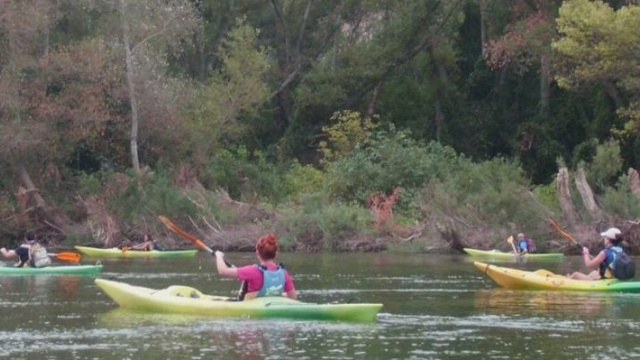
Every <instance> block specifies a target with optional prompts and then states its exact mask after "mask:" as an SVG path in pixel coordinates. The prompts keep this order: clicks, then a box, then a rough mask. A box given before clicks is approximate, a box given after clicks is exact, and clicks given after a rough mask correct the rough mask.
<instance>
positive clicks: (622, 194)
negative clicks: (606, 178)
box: [599, 175, 640, 219]
mask: <svg viewBox="0 0 640 360" xmlns="http://www.w3.org/2000/svg"><path fill="white" fill-rule="evenodd" d="M628 180H629V178H628V176H627V175H623V176H621V177H620V179H619V180H618V183H617V184H616V186H611V187H607V188H606V189H605V192H604V195H602V197H601V198H599V203H600V205H601V206H602V209H603V210H604V211H605V212H606V213H608V214H611V215H614V216H616V217H619V218H626V219H637V218H638V217H640V199H639V198H638V196H637V195H635V194H634V193H632V192H631V190H630V189H629V186H628Z"/></svg>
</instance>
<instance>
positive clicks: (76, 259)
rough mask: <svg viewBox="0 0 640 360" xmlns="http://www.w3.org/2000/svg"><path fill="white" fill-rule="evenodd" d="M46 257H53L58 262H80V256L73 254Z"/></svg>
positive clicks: (64, 253)
mask: <svg viewBox="0 0 640 360" xmlns="http://www.w3.org/2000/svg"><path fill="white" fill-rule="evenodd" d="M47 255H49V256H53V257H55V258H56V259H59V260H63V261H69V262H75V263H77V262H80V259H81V257H80V254H78V253H74V252H61V253H57V254H52V253H47Z"/></svg>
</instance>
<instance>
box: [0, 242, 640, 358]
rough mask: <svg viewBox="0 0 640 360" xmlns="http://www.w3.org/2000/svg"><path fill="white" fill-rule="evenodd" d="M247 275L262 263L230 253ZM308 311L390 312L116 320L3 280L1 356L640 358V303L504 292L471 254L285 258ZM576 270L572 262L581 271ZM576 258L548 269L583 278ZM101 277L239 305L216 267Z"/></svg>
mask: <svg viewBox="0 0 640 360" xmlns="http://www.w3.org/2000/svg"><path fill="white" fill-rule="evenodd" d="M228 256H229V257H230V260H231V261H233V262H234V263H237V264H242V263H250V262H252V261H253V257H252V254H228ZM281 260H282V261H283V262H285V263H286V264H287V268H288V269H290V271H292V273H293V274H294V277H295V279H296V287H297V288H298V290H299V294H300V297H301V299H302V300H304V301H308V302H318V303H327V302H334V301H336V302H347V301H348V300H350V299H354V300H356V301H362V302H381V303H383V304H384V308H383V310H382V312H381V313H380V314H379V316H378V320H377V322H376V323H373V324H352V323H334V322H309V321H291V320H243V319H215V318H203V317H198V316H184V315H167V314H146V313H139V312H132V311H128V310H123V309H119V308H118V307H117V306H116V305H115V304H114V303H113V301H111V300H110V299H109V298H108V297H107V296H105V295H104V294H103V293H101V292H100V290H99V289H98V288H97V287H96V286H95V284H94V283H93V279H92V278H86V277H57V276H55V277H53V276H52V277H39V276H37V277H0V319H1V320H2V321H0V358H19V359H34V360H35V359H37V360H42V359H43V358H45V359H54V360H57V359H105V360H115V359H118V360H120V359H218V358H219V359H225V360H237V359H243V360H244V359H246V360H253V359H296V360H300V359H303V360H304V359H310V360H311V359H367V360H368V359H473V360H477V359H515V358H522V359H540V358H549V359H596V358H598V359H600V358H613V359H616V358H621V359H622V358H633V357H634V356H638V355H639V354H640V294H598V293H570V292H547V291H514V290H507V289H501V288H497V287H496V286H495V283H493V282H492V281H491V280H489V279H488V278H487V277H486V276H485V275H484V274H482V273H480V272H478V271H477V270H476V269H475V268H474V267H473V265H472V264H471V263H470V262H468V261H467V260H466V257H462V256H461V257H455V256H438V255H422V254H395V255H394V254H357V255H356V254H320V255H319V254H313V255H304V254H296V255H295V256H294V255H292V254H283V259H281ZM571 261H574V263H571ZM581 264H582V263H581V259H580V258H577V257H576V259H575V260H572V259H567V260H566V263H562V264H558V265H555V266H556V268H552V267H550V266H547V265H540V264H522V265H521V266H522V267H523V268H533V269H536V268H540V267H547V268H549V270H552V271H558V270H562V268H577V267H579V266H581ZM104 265H105V268H104V270H103V274H102V275H101V277H105V278H114V279H117V280H123V281H126V282H128V283H132V284H136V285H143V286H147V287H152V288H165V287H167V286H170V285H187V286H191V287H194V288H197V289H200V290H201V291H203V292H205V293H208V294H217V295H233V294H234V293H235V291H236V289H237V286H238V283H237V282H236V281H233V280H229V279H220V278H219V277H218V276H217V275H216V274H215V268H214V264H213V262H212V260H211V257H210V256H204V254H199V255H198V256H197V257H196V258H194V259H188V260H184V259H180V260H172V259H162V260H157V261H154V260H151V261H149V260H148V259H146V260H144V261H140V262H137V261H132V260H131V259H127V260H126V261H106V262H104Z"/></svg>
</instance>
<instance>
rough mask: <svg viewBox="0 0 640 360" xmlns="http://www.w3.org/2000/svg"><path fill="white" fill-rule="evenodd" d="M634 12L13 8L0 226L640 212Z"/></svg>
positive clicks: (361, 1)
mask: <svg viewBox="0 0 640 360" xmlns="http://www.w3.org/2000/svg"><path fill="white" fill-rule="evenodd" d="M638 28H640V4H639V3H638V1H631V0H629V1H619V0H616V1H590V0H566V1H551V0H536V1H522V0H447V1H444V0H402V1H371V0H332V1H328V0H323V1H321V0H306V1H287V0H271V1H256V0H136V1H133V0H100V1H93V2H85V1H73V0H56V1H50V0H30V1H19V0H0V154H1V156H0V164H1V166H2V169H4V171H3V172H2V174H1V175H0V215H2V216H1V219H2V226H1V228H2V233H0V238H3V239H12V240H16V241H17V240H18V239H20V238H22V237H23V236H24V234H26V233H28V232H33V231H37V232H40V233H41V234H43V235H42V236H43V237H45V238H47V239H48V240H50V241H55V242H61V241H67V242H68V243H74V242H87V241H94V242H99V243H103V244H105V245H115V244H117V243H120V242H122V241H126V240H131V239H134V238H135V237H136V236H138V235H139V234H142V233H144V232H147V231H149V229H155V231H160V228H158V227H157V226H158V225H157V221H155V216H157V215H158V214H166V215H172V216H174V217H176V218H178V219H179V220H181V221H183V224H191V225H190V226H193V227H194V228H197V229H200V231H201V232H202V234H203V235H205V236H207V237H209V238H210V239H212V240H216V241H217V240H220V241H222V240H224V239H223V237H224V236H226V237H227V238H230V237H232V235H229V233H228V232H227V233H226V234H227V235H222V234H225V232H224V231H223V230H225V231H230V229H242V230H243V231H245V233H243V237H244V238H246V239H251V237H252V236H253V235H255V234H256V233H259V232H260V231H262V230H264V229H275V230H278V231H280V232H281V233H282V234H283V237H284V239H285V243H287V244H288V245H287V246H289V248H291V249H293V250H306V251H316V250H322V249H329V250H344V249H354V248H358V247H363V246H364V249H365V250H366V249H369V250H371V249H378V248H379V246H378V244H377V243H375V241H374V240H375V239H378V238H380V237H384V236H386V237H388V238H390V239H395V240H396V241H400V242H402V241H406V242H408V241H410V240H412V239H414V238H416V237H420V236H422V237H433V234H439V235H441V236H442V237H444V238H445V239H447V240H448V241H449V244H451V241H453V240H455V241H460V238H465V235H468V234H472V233H475V234H477V236H476V237H477V238H478V239H480V238H486V239H489V238H490V239H494V240H490V241H500V240H499V238H501V237H503V235H505V234H506V233H509V232H511V231H516V230H517V229H518V228H522V227H528V228H530V229H532V232H533V233H534V234H535V235H539V236H546V237H552V236H551V235H550V234H549V233H548V232H547V230H548V227H547V226H546V225H545V223H544V219H546V218H547V217H549V216H556V217H562V218H563V219H564V220H565V221H567V223H568V224H569V225H570V226H578V225H576V224H577V223H585V224H586V223H590V222H591V223H594V222H595V223H598V224H600V223H605V222H616V221H618V222H620V221H624V220H625V219H629V220H632V219H635V218H636V217H637V216H639V215H640V209H639V206H638V199H637V196H638V195H636V194H637V193H638V192H640V188H638V189H636V188H635V186H636V185H635V184H636V183H635V180H636V176H637V174H636V173H635V172H634V171H635V170H634V169H635V168H637V167H638V163H639V162H640V159H639V157H638V154H640V142H639V141H638V135H637V132H638V130H640V98H639V95H638V94H640V91H639V90H640V56H638V54H640V33H638V31H637V29H638ZM562 169H567V171H568V172H569V176H570V177H569V178H567V179H564V178H562V177H561V176H560V175H561V173H562ZM559 179H564V180H559ZM562 184H565V185H566V184H569V185H568V187H567V186H565V187H563V186H562ZM585 186H587V187H586V188H585ZM638 186H640V185H638ZM635 190H637V191H635ZM590 192H591V194H590ZM489 215H490V216H489ZM247 221H248V222H249V223H250V224H251V225H250V226H248V225H247V223H246V222H247ZM205 229H206V230H205ZM238 231H239V230H238ZM216 236H217V237H218V238H216ZM318 239H319V240H318ZM363 239H364V240H363ZM247 241H248V242H250V241H249V240H247ZM455 241H454V242H455ZM468 241H470V242H473V241H480V240H473V239H471V238H469V239H468ZM485 241H488V240H485ZM363 243H366V244H367V245H362V244H363ZM425 246H426V245H425ZM238 247H241V246H238Z"/></svg>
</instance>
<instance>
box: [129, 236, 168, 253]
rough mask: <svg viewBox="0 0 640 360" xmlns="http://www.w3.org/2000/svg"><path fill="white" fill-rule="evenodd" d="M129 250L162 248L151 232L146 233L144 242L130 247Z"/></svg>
mask: <svg viewBox="0 0 640 360" xmlns="http://www.w3.org/2000/svg"><path fill="white" fill-rule="evenodd" d="M129 250H143V251H151V250H158V251H161V250H162V248H161V247H160V246H158V244H156V241H155V240H154V239H153V238H152V237H151V235H149V234H145V235H144V239H143V241H142V243H140V244H137V245H133V246H132V247H130V248H129Z"/></svg>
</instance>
